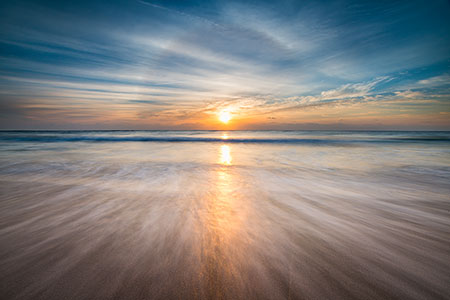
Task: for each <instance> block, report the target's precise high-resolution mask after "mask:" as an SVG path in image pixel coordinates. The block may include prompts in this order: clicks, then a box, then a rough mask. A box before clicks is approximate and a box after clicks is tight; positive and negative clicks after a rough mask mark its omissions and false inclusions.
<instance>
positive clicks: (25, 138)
mask: <svg viewBox="0 0 450 300" xmlns="http://www.w3.org/2000/svg"><path fill="white" fill-rule="evenodd" d="M0 141H6V142H43V143H58V142H104V143H107V142H166V143H185V142H189V143H194V142H201V143H252V144H318V145H320V144H356V143H414V142H417V143H420V142H445V143H448V142H450V137H447V136H420V137H378V136H373V137H368V138H356V139H344V138H266V137H263V138H259V137H250V138H244V137H229V138H222V137H191V136H117V135H116V136H88V135H76V136H74V135H71V134H58V135H41V134H36V135H33V134H32V135H3V136H0Z"/></svg>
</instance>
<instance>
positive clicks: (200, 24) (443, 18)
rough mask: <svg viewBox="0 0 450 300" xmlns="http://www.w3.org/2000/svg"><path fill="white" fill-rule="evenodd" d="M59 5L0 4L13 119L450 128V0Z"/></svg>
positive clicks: (73, 125)
mask: <svg viewBox="0 0 450 300" xmlns="http://www.w3.org/2000/svg"><path fill="white" fill-rule="evenodd" d="M54 2H55V1H10V2H6V1H3V2H2V3H1V4H0V87H1V91H0V128H3V129H450V121H449V120H450V74H449V65H450V40H449V36H450V4H449V2H448V1H439V0H436V1H277V2H274V1H267V2H264V1H144V0H140V1H77V2H76V3H71V2H69V1H60V2H57V3H54ZM224 110H226V111H229V112H230V113H231V114H232V115H233V122H231V123H230V124H228V125H227V126H228V127H224V126H225V125H223V124H220V123H218V122H217V114H218V113H220V111H224Z"/></svg>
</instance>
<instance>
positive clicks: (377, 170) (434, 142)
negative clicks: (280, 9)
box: [0, 131, 450, 299]
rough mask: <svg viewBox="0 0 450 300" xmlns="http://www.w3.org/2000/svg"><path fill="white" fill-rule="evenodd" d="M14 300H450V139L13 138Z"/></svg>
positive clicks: (246, 135)
mask: <svg viewBox="0 0 450 300" xmlns="http://www.w3.org/2000/svg"><path fill="white" fill-rule="evenodd" d="M0 270H1V272H0V298H1V299H448V297H449V295H450V285H449V282H450V132H370V131H357V132H356V131H349V132H346V131H228V132H226V131H3V132H0Z"/></svg>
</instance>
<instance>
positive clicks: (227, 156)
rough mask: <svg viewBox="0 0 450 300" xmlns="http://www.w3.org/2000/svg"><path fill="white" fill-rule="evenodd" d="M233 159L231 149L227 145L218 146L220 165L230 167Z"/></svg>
mask: <svg viewBox="0 0 450 300" xmlns="http://www.w3.org/2000/svg"><path fill="white" fill-rule="evenodd" d="M232 161H233V158H232V157H231V148H230V146H228V145H222V146H220V160H219V162H220V163H221V164H222V165H227V166H229V165H231V162H232Z"/></svg>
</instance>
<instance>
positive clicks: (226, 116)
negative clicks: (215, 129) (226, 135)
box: [219, 111, 231, 124]
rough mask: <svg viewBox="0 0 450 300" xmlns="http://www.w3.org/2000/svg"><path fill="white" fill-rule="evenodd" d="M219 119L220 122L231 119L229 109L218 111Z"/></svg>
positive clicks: (226, 121)
mask: <svg viewBox="0 0 450 300" xmlns="http://www.w3.org/2000/svg"><path fill="white" fill-rule="evenodd" d="M219 120H220V122H222V123H225V124H226V123H228V122H229V121H230V120H231V114H230V112H229V111H221V112H220V113H219Z"/></svg>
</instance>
